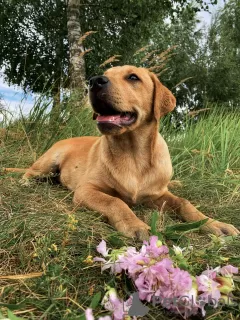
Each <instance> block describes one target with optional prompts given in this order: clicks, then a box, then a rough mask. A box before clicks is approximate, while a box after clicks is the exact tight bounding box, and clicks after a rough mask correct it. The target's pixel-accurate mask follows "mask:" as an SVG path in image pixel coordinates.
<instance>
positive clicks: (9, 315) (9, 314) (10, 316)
mask: <svg viewBox="0 0 240 320" xmlns="http://www.w3.org/2000/svg"><path fill="white" fill-rule="evenodd" d="M8 318H9V319H10V320H24V319H23V318H19V317H17V316H15V315H14V314H13V313H12V311H10V310H8Z"/></svg>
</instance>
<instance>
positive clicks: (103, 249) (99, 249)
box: [96, 240, 109, 257]
mask: <svg viewBox="0 0 240 320" xmlns="http://www.w3.org/2000/svg"><path fill="white" fill-rule="evenodd" d="M96 249H97V252H99V253H101V255H102V256H104V257H107V255H108V251H109V249H107V244H106V241H104V240H102V241H101V242H100V243H99V245H98V246H97V248H96Z"/></svg>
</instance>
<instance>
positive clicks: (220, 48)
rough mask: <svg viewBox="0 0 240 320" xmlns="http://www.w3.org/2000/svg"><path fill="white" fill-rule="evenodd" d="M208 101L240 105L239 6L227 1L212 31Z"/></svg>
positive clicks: (210, 34) (236, 1) (217, 16)
mask: <svg viewBox="0 0 240 320" xmlns="http://www.w3.org/2000/svg"><path fill="white" fill-rule="evenodd" d="M208 46H209V60H208V78H207V99H208V100H209V101H215V102H221V103H226V104H227V105H230V106H239V105H240V72H239V69H240V3H239V1H238V0H230V1H228V2H227V3H226V4H225V6H224V9H223V10H221V11H220V12H218V14H217V15H216V17H215V19H214V20H213V23H212V25H211V28H210V31H209V43H208Z"/></svg>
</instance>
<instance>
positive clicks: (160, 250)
mask: <svg viewBox="0 0 240 320" xmlns="http://www.w3.org/2000/svg"><path fill="white" fill-rule="evenodd" d="M168 252H169V250H168V247H166V246H164V245H162V242H161V241H160V240H158V237H157V236H151V237H150V238H149V243H148V242H147V241H144V242H143V246H142V248H141V250H140V253H142V254H144V255H146V254H147V255H148V256H149V257H152V258H158V257H159V256H160V255H162V254H168Z"/></svg>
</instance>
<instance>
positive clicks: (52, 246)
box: [51, 243, 58, 251]
mask: <svg viewBox="0 0 240 320" xmlns="http://www.w3.org/2000/svg"><path fill="white" fill-rule="evenodd" d="M51 249H52V250H53V251H58V247H57V245H56V244H55V243H53V244H52V245H51Z"/></svg>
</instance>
